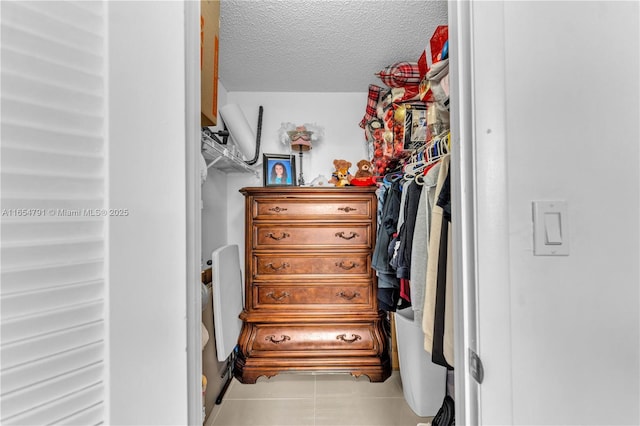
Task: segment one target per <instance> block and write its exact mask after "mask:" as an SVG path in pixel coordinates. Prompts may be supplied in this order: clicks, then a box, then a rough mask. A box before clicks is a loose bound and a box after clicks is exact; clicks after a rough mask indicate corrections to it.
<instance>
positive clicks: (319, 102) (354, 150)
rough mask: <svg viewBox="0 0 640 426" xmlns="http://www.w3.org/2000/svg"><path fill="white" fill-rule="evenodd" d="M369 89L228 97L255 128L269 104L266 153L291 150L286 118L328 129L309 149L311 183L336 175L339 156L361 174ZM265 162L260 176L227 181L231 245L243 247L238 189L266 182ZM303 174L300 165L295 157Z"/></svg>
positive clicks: (265, 120) (233, 94)
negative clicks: (281, 136) (281, 133)
mask: <svg viewBox="0 0 640 426" xmlns="http://www.w3.org/2000/svg"><path fill="white" fill-rule="evenodd" d="M366 89H367V88H363V92H362V93H274V92H266V93H253V92H230V93H229V94H228V98H227V101H228V102H229V103H235V104H238V105H240V107H241V109H242V111H243V112H244V115H245V116H246V117H247V120H248V121H249V123H250V124H251V125H252V126H253V128H254V131H255V128H256V125H257V122H258V107H259V106H260V105H262V106H263V107H264V111H263V118H262V138H261V154H260V155H261V157H260V158H262V153H270V154H290V153H291V151H290V147H289V146H284V145H283V144H282V143H280V141H279V140H278V130H279V129H280V126H281V125H282V123H283V122H292V123H295V124H303V123H316V124H318V125H319V126H322V127H323V128H324V139H323V140H322V141H320V142H318V143H316V144H314V145H313V148H312V149H311V150H310V151H307V152H305V153H304V159H303V161H304V166H303V172H304V178H305V181H306V182H307V183H310V182H311V181H312V180H313V179H314V178H315V177H317V176H319V175H324V176H325V177H326V178H327V179H329V178H331V172H332V171H333V169H334V168H333V160H334V159H345V160H348V161H350V162H351V163H352V164H353V166H352V168H351V172H352V173H355V172H356V170H357V169H356V166H355V165H356V163H357V162H358V161H359V160H362V159H366V158H368V154H367V149H366V144H365V138H364V130H363V129H362V128H360V127H359V126H358V123H360V120H362V117H363V115H364V112H365V107H366V103H367V93H366V92H365V91H366ZM261 163H262V161H260V165H258V166H257V167H256V169H257V170H259V171H260V176H261V177H260V178H259V179H256V178H255V176H253V175H250V174H230V175H229V177H228V181H227V209H228V211H227V217H228V221H227V225H228V240H229V243H230V244H238V245H240V249H241V253H243V252H244V251H243V250H244V197H243V196H242V194H240V193H239V192H238V190H239V189H240V188H242V187H244V186H262V185H263V182H262V164H261ZM296 167H297V170H298V173H299V171H300V166H299V164H298V157H297V156H296Z"/></svg>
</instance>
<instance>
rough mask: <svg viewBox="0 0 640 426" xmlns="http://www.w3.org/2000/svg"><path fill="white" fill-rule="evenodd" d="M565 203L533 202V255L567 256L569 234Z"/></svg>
mask: <svg viewBox="0 0 640 426" xmlns="http://www.w3.org/2000/svg"><path fill="white" fill-rule="evenodd" d="M567 222H568V218H567V203H566V202H565V201H534V202H533V254H534V255H536V256H567V255H568V254H569V232H568V224H567Z"/></svg>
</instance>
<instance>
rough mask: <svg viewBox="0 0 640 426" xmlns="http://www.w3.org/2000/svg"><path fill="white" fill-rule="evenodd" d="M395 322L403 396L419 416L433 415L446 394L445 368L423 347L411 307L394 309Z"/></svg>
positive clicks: (420, 330) (418, 325)
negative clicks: (434, 360) (433, 359)
mask: <svg viewBox="0 0 640 426" xmlns="http://www.w3.org/2000/svg"><path fill="white" fill-rule="evenodd" d="M395 323H396V338H397V344H398V362H399V364H400V378H401V380H402V392H403V393H404V399H405V400H406V401H407V404H409V407H411V409H412V410H413V411H414V412H415V413H416V414H417V415H418V416H420V417H429V416H435V415H436V413H437V412H438V409H439V408H440V406H441V405H442V400H443V398H444V395H445V390H446V376H447V369H446V368H445V367H442V366H440V365H437V364H434V363H433V362H432V361H431V354H430V353H428V352H427V351H425V350H424V333H423V332H422V325H421V324H417V323H416V322H415V321H414V318H413V309H411V308H407V309H402V310H399V311H397V312H396V313H395Z"/></svg>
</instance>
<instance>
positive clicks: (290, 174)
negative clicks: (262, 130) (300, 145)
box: [262, 154, 297, 186]
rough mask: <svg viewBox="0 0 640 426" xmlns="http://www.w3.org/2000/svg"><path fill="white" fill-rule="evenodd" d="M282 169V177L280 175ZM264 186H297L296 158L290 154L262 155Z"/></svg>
mask: <svg viewBox="0 0 640 426" xmlns="http://www.w3.org/2000/svg"><path fill="white" fill-rule="evenodd" d="M280 168H282V177H281V178H280V179H279V180H278V176H277V175H278V173H279V170H280ZM262 169H263V173H262V180H263V185H264V186H296V185H297V181H296V157H295V156H294V155H288V154H262Z"/></svg>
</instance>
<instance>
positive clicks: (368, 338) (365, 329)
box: [250, 323, 378, 357]
mask: <svg viewBox="0 0 640 426" xmlns="http://www.w3.org/2000/svg"><path fill="white" fill-rule="evenodd" d="M373 329H374V327H373V325H371V324H349V323H344V324H308V325H275V324H256V325H255V326H254V330H253V333H255V338H254V339H252V342H251V348H250V352H251V353H252V355H254V356H269V355H270V354H271V355H272V356H279V357H281V356H291V357H295V356H304V357H308V356H311V355H316V356H317V355H320V354H322V353H329V352H330V353H331V356H345V355H348V354H354V355H357V356H361V355H367V354H371V355H375V354H377V352H378V347H377V345H376V344H375V341H376V339H374V336H373ZM354 352H355V353H354ZM285 354H286V355H285Z"/></svg>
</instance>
